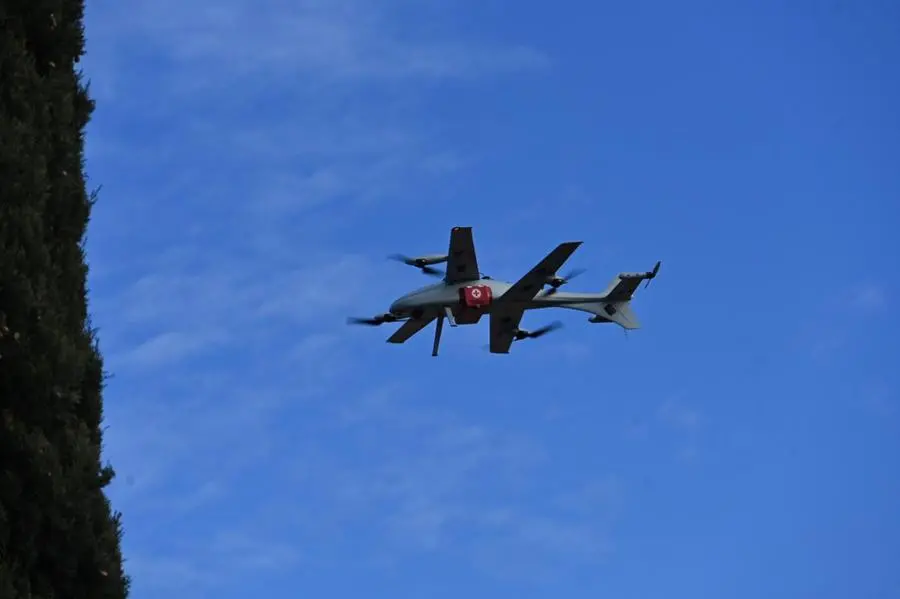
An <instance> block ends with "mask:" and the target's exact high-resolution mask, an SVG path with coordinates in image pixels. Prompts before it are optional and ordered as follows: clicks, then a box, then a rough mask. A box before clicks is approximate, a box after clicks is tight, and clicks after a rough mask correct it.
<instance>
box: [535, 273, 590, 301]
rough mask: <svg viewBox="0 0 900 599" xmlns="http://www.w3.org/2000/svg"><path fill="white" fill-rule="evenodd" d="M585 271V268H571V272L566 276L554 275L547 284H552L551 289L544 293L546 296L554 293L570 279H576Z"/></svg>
mask: <svg viewBox="0 0 900 599" xmlns="http://www.w3.org/2000/svg"><path fill="white" fill-rule="evenodd" d="M583 272H585V269H583V268H576V269H574V270H570V271H569V273H568V274H567V275H566V276H564V277H554V278H552V279H550V280H549V281H548V282H547V284H548V285H550V289H548V290H547V291H545V292H544V295H545V296H547V295H553V294H554V293H556V292H557V291H559V288H560V287H562V286H563V285H565V284H566V283H568V282H569V281H571V280H572V279H574V278H575V277H577V276H578V275H580V274H581V273H583Z"/></svg>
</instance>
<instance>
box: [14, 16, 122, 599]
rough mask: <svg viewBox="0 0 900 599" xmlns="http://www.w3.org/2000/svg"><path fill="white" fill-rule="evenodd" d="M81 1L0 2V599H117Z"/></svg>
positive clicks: (116, 535) (118, 567)
mask: <svg viewBox="0 0 900 599" xmlns="http://www.w3.org/2000/svg"><path fill="white" fill-rule="evenodd" d="M83 9H84V7H83V1H82V0H0V599H20V598H26V597H29V598H42V599H43V598H46V599H50V598H54V599H63V598H72V599H75V598H78V599H87V598H91V599H101V598H122V597H125V596H126V595H127V592H128V579H127V577H126V576H125V575H124V573H123V570H122V557H121V553H120V539H121V524H120V520H119V515H118V514H113V513H112V511H111V508H110V505H109V502H108V500H107V498H106V496H105V494H104V487H105V486H106V485H108V484H109V482H110V480H111V479H112V477H113V472H112V469H111V468H109V467H104V466H103V464H102V463H101V430H100V426H101V420H102V401H101V392H102V387H103V362H102V358H101V356H100V353H99V350H98V349H97V346H96V342H95V339H94V332H93V330H92V329H91V327H90V322H89V320H88V316H87V298H86V296H87V290H86V275H87V266H86V263H85V257H84V251H83V240H84V235H85V230H86V228H87V224H88V218H89V216H90V210H91V206H92V204H93V198H91V197H90V196H89V195H88V194H87V192H86V190H85V179H84V165H83V162H84V157H83V145H84V144H83V138H84V128H85V125H86V124H87V122H88V119H89V118H90V115H91V112H92V110H93V102H92V101H91V99H90V97H89V95H88V91H87V89H86V88H85V86H84V85H83V84H82V82H81V78H80V75H79V73H78V72H77V71H76V68H77V66H76V65H77V62H78V59H79V58H80V56H81V55H82V53H83V28H82V13H83Z"/></svg>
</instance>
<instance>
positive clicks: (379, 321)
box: [347, 314, 397, 327]
mask: <svg viewBox="0 0 900 599" xmlns="http://www.w3.org/2000/svg"><path fill="white" fill-rule="evenodd" d="M396 321H397V317H396V316H394V315H393V314H381V315H380V316H375V317H374V318H357V317H355V316H351V317H350V318H348V319H347V324H362V325H366V326H370V327H377V326H379V325H383V324H384V323H386V322H396Z"/></svg>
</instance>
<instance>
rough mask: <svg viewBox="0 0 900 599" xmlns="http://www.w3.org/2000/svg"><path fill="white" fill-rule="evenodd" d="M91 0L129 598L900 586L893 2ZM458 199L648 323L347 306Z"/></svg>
mask: <svg viewBox="0 0 900 599" xmlns="http://www.w3.org/2000/svg"><path fill="white" fill-rule="evenodd" d="M88 5H89V6H88V10H87V17H86V21H87V37H88V56H87V57H86V58H85V60H84V69H85V72H86V75H87V76H88V77H89V78H90V80H91V85H92V87H91V89H92V94H93V96H94V97H95V98H96V100H97V102H98V106H97V111H96V113H95V116H94V119H93V121H92V123H91V125H90V127H89V130H88V137H87V154H88V156H87V168H88V172H89V176H90V184H91V186H93V187H96V186H99V185H102V190H101V195H100V202H99V204H98V205H97V206H96V208H95V211H94V215H93V220H92V224H91V227H90V230H89V242H88V251H89V261H90V266H91V274H90V286H91V310H92V313H93V319H94V324H95V325H96V326H97V327H99V331H100V337H101V349H102V351H103V353H104V355H105V356H106V362H107V369H108V370H109V371H110V374H111V376H112V378H111V379H110V381H109V384H108V388H107V390H106V404H105V405H106V408H105V409H106V424H107V426H108V429H107V431H106V457H107V458H108V459H109V460H110V461H111V462H112V463H113V465H114V466H115V467H116V469H117V471H118V478H117V479H116V481H115V483H114V484H113V485H112V487H111V489H110V494H111V497H112V500H113V503H114V506H115V507H116V508H117V509H119V510H121V511H122V512H124V522H125V528H126V533H125V538H124V551H125V554H126V558H127V560H128V561H127V569H128V571H129V573H130V574H131V575H132V576H133V578H134V590H133V597H135V598H136V599H153V598H157V597H164V596H169V595H170V594H171V593H176V595H177V596H179V597H216V598H228V597H246V596H248V595H247V593H250V592H254V593H256V592H259V593H263V594H264V595H265V596H272V597H295V596H312V595H315V596H328V597H358V596H360V595H364V596H366V597H386V598H387V597H390V598H392V599H396V598H403V597H432V598H435V599H440V598H443V597H453V598H456V597H460V596H467V597H475V598H478V597H496V596H516V597H522V598H532V597H534V598H538V597H554V598H556V597H591V598H593V597H597V596H600V595H602V596H604V597H610V598H616V599H631V598H635V599H636V598H646V597H663V596H664V597H692V598H695V599H696V598H704V597H708V598H715V599H720V598H721V597H729V598H730V599H758V598H760V597H765V598H766V599H780V598H785V599H799V598H804V597H810V598H812V597H815V598H816V599H838V598H840V599H844V598H851V597H853V598H857V597H858V598H862V597H865V598H867V599H887V598H889V597H891V598H896V597H898V596H900V571H898V569H897V568H896V558H897V556H898V555H900V512H898V511H897V509H896V506H897V505H900V403H898V401H900V398H898V395H897V393H898V385H900V379H898V375H897V369H896V365H895V366H893V367H891V366H890V364H892V363H895V362H896V356H897V355H898V349H900V348H898V340H897V339H898V337H897V333H898V317H897V314H896V310H895V308H896V302H897V296H898V291H900V289H898V281H900V277H898V274H897V272H898V271H897V268H896V266H895V259H896V258H897V257H898V242H897V241H896V237H894V236H893V235H892V234H893V233H894V231H895V229H896V224H897V222H898V215H900V204H898V196H900V169H898V168H897V164H898V158H900V135H898V133H900V122H898V120H900V117H898V114H900V113H898V112H897V110H896V107H897V106H900V86H898V83H897V79H896V75H895V73H896V70H897V69H896V66H897V64H896V63H897V62H898V58H900V37H898V36H897V27H898V26H897V23H900V19H898V17H900V8H898V6H900V5H897V4H896V3H891V2H875V1H871V2H843V3H840V2H830V3H828V2H790V3H789V2H775V1H755V2H740V3H720V2H700V1H687V2H677V3H675V2H671V3H670V2H661V1H649V0H648V1H643V2H627V3H626V2H617V3H600V2H596V3H594V2H587V1H582V2H564V3H560V4H558V5H556V7H555V8H551V7H550V4H549V3H546V2H536V1H533V0H522V1H518V2H515V3H513V2H499V1H486V0H482V1H479V2H475V1H468V2H451V1H450V0H420V1H415V2H414V1H412V0H380V1H377V2H376V1H365V0H328V1H326V0H303V1H292V2H279V1H276V0H263V1H258V2H250V1H249V0H216V2H211V1H206V0H197V1H195V2H176V1H174V0H158V1H155V2H144V3H138V2H117V3H101V2H89V3H88ZM456 225H466V226H473V227H474V234H475V242H476V245H477V248H478V251H479V257H480V263H481V268H482V270H483V271H485V272H487V273H488V274H490V275H492V276H494V277H495V278H504V279H508V280H515V279H516V278H518V277H519V276H520V275H521V274H523V273H524V272H525V271H527V269H528V268H530V267H531V266H532V265H533V264H534V263H535V262H536V261H537V260H539V259H540V258H541V257H542V256H543V255H544V254H545V253H546V252H547V251H549V249H551V248H552V247H553V246H554V245H556V244H557V243H559V242H560V241H564V240H573V239H575V240H583V241H584V245H583V246H582V247H581V248H580V249H579V250H578V252H577V253H576V254H575V256H573V258H572V260H571V261H570V264H569V266H573V267H575V266H578V267H584V268H587V269H588V271H587V272H586V273H585V274H584V275H582V276H581V277H580V278H579V279H578V280H577V281H576V282H573V284H572V289H573V290H597V291H599V290H601V289H603V288H604V287H605V285H606V284H607V282H608V281H609V280H610V279H611V278H612V277H613V276H614V275H615V274H616V273H618V272H620V271H634V270H645V269H648V268H650V267H651V266H652V264H653V262H654V261H655V260H657V259H661V260H663V268H662V271H661V273H660V276H659V278H658V279H657V280H656V281H655V282H654V283H653V285H651V286H650V288H649V289H647V290H646V291H645V290H643V289H642V290H641V291H640V295H639V296H638V297H637V298H636V302H635V309H636V311H637V313H638V315H639V316H640V318H641V320H642V322H643V324H644V328H643V329H641V330H639V331H635V332H633V333H631V334H630V335H628V336H627V337H626V336H625V335H624V334H623V333H622V331H621V330H619V329H617V328H614V327H606V326H591V325H589V324H588V323H587V322H585V321H586V316H585V315H584V314H581V313H568V312H563V313H560V314H559V315H558V318H559V319H560V320H561V321H562V322H563V323H564V325H566V326H565V328H564V329H563V330H562V331H559V332H556V333H554V334H553V335H552V336H548V337H547V338H544V339H541V340H539V341H528V342H524V343H521V344H516V345H515V346H514V348H513V349H514V351H513V352H512V353H511V354H510V355H509V356H493V355H491V354H489V353H487V352H486V351H485V350H484V346H485V345H486V344H487V327H486V324H481V325H479V326H477V327H466V328H459V329H455V330H447V331H446V332H445V335H444V343H443V347H442V355H441V357H440V358H439V359H433V358H432V357H431V356H430V346H431V334H430V332H425V333H424V334H422V335H420V336H418V337H416V338H414V339H413V340H411V341H410V342H409V343H407V344H406V345H404V346H389V345H387V344H385V343H384V339H385V338H386V337H387V336H388V335H389V334H390V330H389V329H390V327H383V328H381V329H367V328H354V327H348V326H347V325H346V324H345V319H346V317H347V316H348V315H358V316H367V315H371V314H376V313H379V312H381V311H383V310H385V309H386V307H387V306H388V304H389V303H390V301H392V300H393V299H394V298H395V297H396V296H398V295H400V294H402V293H404V292H405V291H406V290H408V289H410V288H414V287H419V286H421V285H423V284H426V283H427V282H429V280H427V279H425V278H424V277H422V276H421V275H420V274H419V273H417V272H416V271H415V270H413V269H410V268H407V267H404V266H402V265H399V264H397V263H394V262H390V261H387V260H386V259H385V256H387V255H388V254H390V253H394V252H403V253H407V254H416V253H426V252H427V253H431V252H442V251H444V250H445V249H446V245H447V240H448V236H449V229H450V227H452V226H456ZM553 318H554V316H553V315H550V314H547V313H543V314H536V315H527V316H526V320H525V321H524V326H532V327H533V326H540V325H541V324H545V323H546V322H548V321H549V320H551V319H553ZM892 355H893V356H894V359H891V357H890V356H892ZM892 563H893V564H894V566H893V567H892V566H891V564H892Z"/></svg>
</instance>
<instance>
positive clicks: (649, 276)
mask: <svg viewBox="0 0 900 599" xmlns="http://www.w3.org/2000/svg"><path fill="white" fill-rule="evenodd" d="M660 266H662V260H657V261H656V264H654V265H653V270H651V271H650V272H648V273H647V276H646V278H647V284H646V285H644V289H646V288H647V287H649V286H650V281H652V280H653V279H654V278H656V273H658V272H659V267H660Z"/></svg>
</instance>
